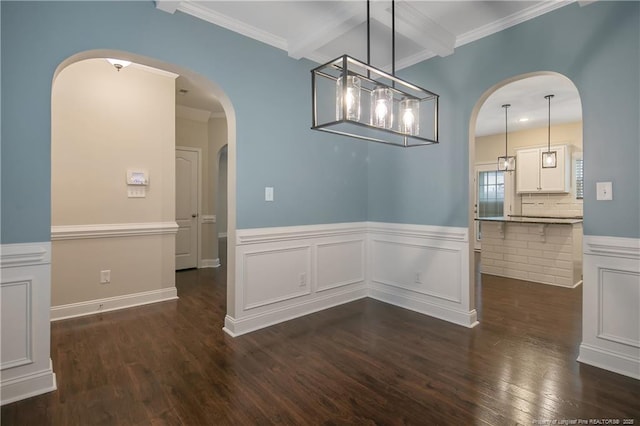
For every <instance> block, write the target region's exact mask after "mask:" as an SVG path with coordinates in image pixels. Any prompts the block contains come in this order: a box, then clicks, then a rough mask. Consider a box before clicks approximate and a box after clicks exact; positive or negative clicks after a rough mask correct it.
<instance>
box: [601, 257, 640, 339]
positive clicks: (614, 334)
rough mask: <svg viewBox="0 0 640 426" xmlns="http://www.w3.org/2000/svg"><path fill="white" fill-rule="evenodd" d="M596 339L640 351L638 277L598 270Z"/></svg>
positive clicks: (635, 273) (639, 287)
mask: <svg viewBox="0 0 640 426" xmlns="http://www.w3.org/2000/svg"><path fill="white" fill-rule="evenodd" d="M599 284H600V291H599V293H600V310H599V321H598V322H599V327H598V329H599V330H598V332H599V333H598V337H600V338H603V339H608V340H611V341H614V342H618V343H622V344H627V345H631V346H635V347H640V274H638V273H637V272H627V271H616V270H611V269H601V270H600V280H599Z"/></svg>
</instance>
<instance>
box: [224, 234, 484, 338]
mask: <svg viewBox="0 0 640 426" xmlns="http://www.w3.org/2000/svg"><path fill="white" fill-rule="evenodd" d="M236 244H237V245H236V280H237V285H238V289H237V293H236V300H235V308H236V315H237V316H236V317H235V318H232V317H230V316H227V317H226V319H225V331H226V332H227V333H229V334H231V335H233V336H237V335H240V334H244V333H247V332H250V331H253V330H257V329H259V328H263V327H267V326H269V325H272V324H276V323H278V322H282V321H286V320H289V319H293V318H296V317H299V316H302V315H306V314H309V313H312V312H316V311H319V310H322V309H326V308H329V307H331V306H335V305H339V304H343V303H347V302H350V301H353V300H356V299H359V298H363V297H367V296H370V297H373V298H375V299H377V300H380V301H383V302H386V303H391V304H394V305H397V306H400V307H403V308H407V309H411V310H414V311H417V312H420V313H423V314H427V315H431V316H434V317H437V318H441V319H444V320H447V321H450V322H454V323H456V324H461V325H464V326H466V327H473V326H475V325H476V324H477V318H476V317H477V316H476V311H475V310H472V309H469V306H470V304H469V289H468V287H469V283H468V280H469V254H468V253H469V248H468V232H467V229H466V228H452V227H433V226H420V225H398V224H388V223H377V222H358V223H345V224H330V225H312V226H294V227H283V228H262V229H244V230H238V231H237V241H236Z"/></svg>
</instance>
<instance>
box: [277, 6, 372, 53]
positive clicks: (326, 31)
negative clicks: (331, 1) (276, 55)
mask: <svg viewBox="0 0 640 426" xmlns="http://www.w3.org/2000/svg"><path fill="white" fill-rule="evenodd" d="M330 15H331V18H330V19H327V20H324V19H321V20H316V24H315V25H314V26H313V27H311V28H309V27H307V28H305V34H308V36H307V37H303V38H302V39H300V40H297V41H294V40H288V46H289V47H288V49H287V52H288V54H289V56H290V57H292V58H294V59H300V58H310V57H312V56H313V55H314V53H315V51H316V50H318V49H320V48H321V47H322V46H324V45H326V44H328V43H330V42H331V41H333V40H335V39H336V38H338V37H341V36H342V35H344V34H346V33H347V32H349V31H350V30H352V29H353V28H355V27H357V26H358V25H360V24H361V23H363V22H364V21H365V20H366V13H365V12H364V10H363V7H362V4H360V3H358V2H340V3H339V4H338V5H337V6H336V7H335V8H334V10H333V11H331V12H330Z"/></svg>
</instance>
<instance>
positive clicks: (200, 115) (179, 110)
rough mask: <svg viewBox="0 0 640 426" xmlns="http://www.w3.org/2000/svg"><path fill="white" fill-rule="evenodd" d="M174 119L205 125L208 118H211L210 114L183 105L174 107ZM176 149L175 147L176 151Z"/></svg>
mask: <svg viewBox="0 0 640 426" xmlns="http://www.w3.org/2000/svg"><path fill="white" fill-rule="evenodd" d="M176 117H178V118H184V119H187V120H192V121H198V122H200V123H206V122H208V121H209V118H211V112H210V111H205V110H203V109H198V108H191V107H187V106H184V105H176ZM177 148H178V147H176V149H177Z"/></svg>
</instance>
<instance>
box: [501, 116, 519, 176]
mask: <svg viewBox="0 0 640 426" xmlns="http://www.w3.org/2000/svg"><path fill="white" fill-rule="evenodd" d="M510 106H511V104H504V105H502V108H504V157H498V170H500V171H505V172H512V171H514V170H515V169H516V157H513V156H509V150H508V144H507V137H508V134H509V131H508V130H509V128H508V122H509V120H508V114H507V110H508V109H509V107H510Z"/></svg>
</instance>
